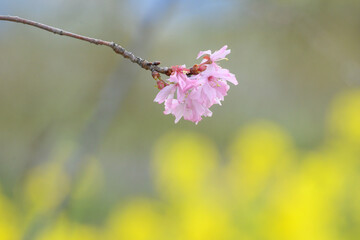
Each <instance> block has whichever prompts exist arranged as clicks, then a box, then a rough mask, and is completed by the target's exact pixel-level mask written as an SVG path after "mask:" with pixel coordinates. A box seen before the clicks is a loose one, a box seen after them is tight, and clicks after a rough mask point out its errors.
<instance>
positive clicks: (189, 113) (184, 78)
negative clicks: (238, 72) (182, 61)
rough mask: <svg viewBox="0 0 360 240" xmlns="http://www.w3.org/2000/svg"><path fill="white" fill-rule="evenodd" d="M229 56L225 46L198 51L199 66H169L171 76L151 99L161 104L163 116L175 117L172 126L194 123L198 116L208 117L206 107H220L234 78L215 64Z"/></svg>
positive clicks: (210, 113) (199, 119)
mask: <svg viewBox="0 0 360 240" xmlns="http://www.w3.org/2000/svg"><path fill="white" fill-rule="evenodd" d="M229 53H230V50H228V49H227V46H226V45H225V46H224V47H222V48H221V49H220V50H218V51H215V52H214V53H211V51H210V50H208V51H201V52H200V53H199V54H198V57H197V58H200V57H201V56H204V55H205V56H204V57H203V60H202V62H201V63H200V65H197V64H196V65H194V67H193V68H191V69H187V68H186V66H185V65H182V66H173V67H172V74H171V75H170V77H169V79H167V80H166V82H165V84H163V85H164V86H165V87H163V88H162V89H161V90H160V91H159V93H158V94H157V96H156V98H155V100H154V101H155V102H158V103H159V104H161V103H164V105H165V111H164V114H172V115H174V116H175V123H177V122H178V121H179V120H180V119H181V118H184V119H185V120H189V121H192V122H195V123H196V124H197V123H198V122H199V121H201V120H202V117H211V116H212V112H211V111H210V110H209V108H210V107H211V106H212V105H214V104H219V105H221V101H223V100H224V97H225V96H226V95H227V92H228V90H229V89H230V86H229V85H228V83H227V82H231V83H232V84H234V85H237V84H238V82H237V80H236V78H235V75H234V74H232V73H230V72H229V70H227V69H223V68H222V67H220V66H219V65H218V63H217V62H218V61H220V60H223V59H226V58H225V57H226V55H228V54H229Z"/></svg>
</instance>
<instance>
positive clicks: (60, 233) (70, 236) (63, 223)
mask: <svg viewBox="0 0 360 240" xmlns="http://www.w3.org/2000/svg"><path fill="white" fill-rule="evenodd" d="M37 239H38V240H64V239H66V240H99V239H103V238H102V235H101V234H100V231H99V230H97V229H95V228H92V227H89V226H85V225H82V224H79V223H74V222H70V221H69V220H68V219H67V218H66V217H64V216H61V217H59V219H57V221H56V222H55V224H54V225H52V226H50V227H49V228H47V229H45V230H44V231H43V232H42V233H41V234H40V236H39V237H38V238H37Z"/></svg>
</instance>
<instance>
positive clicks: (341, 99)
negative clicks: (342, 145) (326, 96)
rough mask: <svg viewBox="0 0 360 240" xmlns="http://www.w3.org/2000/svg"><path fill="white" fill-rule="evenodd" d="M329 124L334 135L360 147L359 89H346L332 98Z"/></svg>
mask: <svg viewBox="0 0 360 240" xmlns="http://www.w3.org/2000/svg"><path fill="white" fill-rule="evenodd" d="M329 125H330V130H331V131H332V133H333V134H334V135H335V136H336V137H340V138H341V139H343V140H344V139H345V140H349V141H350V142H353V143H356V144H357V145H356V147H357V148H360V90H351V91H346V92H344V93H342V94H340V95H339V96H337V97H336V98H335V99H334V102H333V106H332V108H331V111H330V116H329Z"/></svg>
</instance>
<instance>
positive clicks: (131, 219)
mask: <svg viewBox="0 0 360 240" xmlns="http://www.w3.org/2000/svg"><path fill="white" fill-rule="evenodd" d="M163 223H164V222H163V221H162V218H161V216H160V215H159V213H158V211H157V208H156V205H155V204H154V203H153V202H151V201H149V200H146V199H133V200H132V201H131V202H130V203H129V204H127V205H125V206H118V208H117V209H115V210H114V211H113V213H112V214H111V216H110V219H109V222H108V229H107V237H108V239H109V240H112V239H121V240H159V239H161V235H162V231H163V230H164V229H163Z"/></svg>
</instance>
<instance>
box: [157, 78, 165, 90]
mask: <svg viewBox="0 0 360 240" xmlns="http://www.w3.org/2000/svg"><path fill="white" fill-rule="evenodd" d="M156 85H157V88H158V89H159V90H161V89H163V88H164V87H166V86H167V84H166V82H164V81H163V80H158V81H156Z"/></svg>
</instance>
